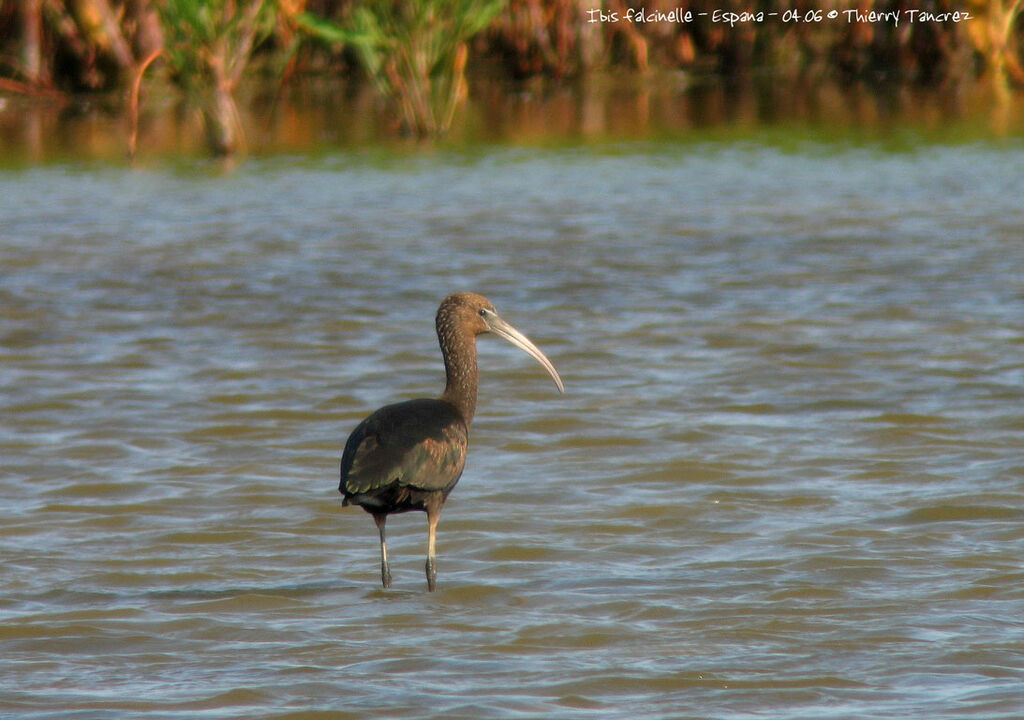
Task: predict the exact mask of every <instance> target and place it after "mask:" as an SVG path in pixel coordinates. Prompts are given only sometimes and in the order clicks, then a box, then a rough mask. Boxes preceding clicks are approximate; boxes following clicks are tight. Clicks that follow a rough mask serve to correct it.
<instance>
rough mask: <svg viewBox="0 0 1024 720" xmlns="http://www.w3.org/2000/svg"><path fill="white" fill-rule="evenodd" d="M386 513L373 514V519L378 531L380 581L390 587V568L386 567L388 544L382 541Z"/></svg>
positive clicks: (386, 517)
mask: <svg viewBox="0 0 1024 720" xmlns="http://www.w3.org/2000/svg"><path fill="white" fill-rule="evenodd" d="M387 519H388V516H387V515H383V514H381V515H374V516H373V521H374V522H375V523H377V531H378V532H379V533H380V581H381V583H383V585H384V587H386V588H388V587H391V568H390V567H388V544H387V543H386V542H385V541H384V523H385V522H387Z"/></svg>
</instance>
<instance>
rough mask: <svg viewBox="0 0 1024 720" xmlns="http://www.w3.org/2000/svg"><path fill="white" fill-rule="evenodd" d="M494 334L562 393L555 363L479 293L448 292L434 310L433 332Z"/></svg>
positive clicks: (563, 389)
mask: <svg viewBox="0 0 1024 720" xmlns="http://www.w3.org/2000/svg"><path fill="white" fill-rule="evenodd" d="M487 332H489V333H494V334H495V335H497V336H498V337H502V338H504V339H506V340H508V341H509V342H510V343H512V344H513V345H515V346H516V347H517V348H519V349H520V350H522V351H523V352H525V353H527V354H528V355H530V356H531V357H532V358H533V359H534V360H536V361H537V362H539V363H540V364H541V365H542V366H544V369H545V370H547V371H548V374H549V375H551V379H552V380H554V381H555V385H556V386H557V387H558V391H559V392H563V393H564V392H565V387H564V386H563V385H562V378H560V377H559V376H558V371H557V370H555V366H554V365H553V364H552V363H551V361H550V360H548V358H547V356H546V355H544V353H542V352H541V351H540V348H538V347H537V346H536V345H534V344H533V342H531V341H530V339H529V338H528V337H526V336H525V335H523V334H522V333H521V332H519V331H518V330H516V329H515V328H514V327H512V326H511V325H509V324H508V323H507V322H505V321H504V320H502V319H501V317H499V315H498V311H497V310H495V309H494V305H493V304H492V303H491V301H490V300H488V299H487V298H485V297H484V296H483V295H478V294H476V293H470V292H460V293H454V294H452V295H449V296H448V297H446V298H445V299H444V302H442V303H441V307H440V308H438V311H437V334H438V335H439V336H442V337H444V336H445V335H447V334H449V333H470V334H471V335H474V336H475V335H480V334H482V333H487Z"/></svg>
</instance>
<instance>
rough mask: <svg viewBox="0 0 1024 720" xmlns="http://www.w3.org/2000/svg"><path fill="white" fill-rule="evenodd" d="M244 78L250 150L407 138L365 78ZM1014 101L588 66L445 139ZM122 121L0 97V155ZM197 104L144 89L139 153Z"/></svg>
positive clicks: (642, 133) (1020, 105) (659, 133)
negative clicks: (570, 79)
mask: <svg viewBox="0 0 1024 720" xmlns="http://www.w3.org/2000/svg"><path fill="white" fill-rule="evenodd" d="M277 89H278V88H276V87H275V86H274V85H272V84H270V85H267V84H264V85H260V86H255V85H250V86H249V87H247V88H244V89H243V91H242V92H241V94H240V101H241V102H240V106H241V108H242V111H243V117H242V118H241V121H242V123H243V126H244V131H245V137H246V149H247V151H248V152H249V153H257V154H262V153H281V152H310V151H317V150H323V149H329V148H332V147H342V148H352V147H359V146H366V145H371V146H376V145H381V144H385V145H386V144H393V143H395V142H403V141H402V140H401V138H398V137H397V135H396V132H395V123H394V120H393V118H392V117H391V116H390V115H389V114H388V111H387V108H386V107H385V106H384V105H382V103H381V102H380V101H379V99H378V98H377V97H376V95H375V94H374V92H373V91H372V89H371V88H368V87H365V86H359V85H343V84H340V83H333V82H325V81H309V82H307V83H305V84H304V85H303V84H299V85H298V86H296V87H289V88H287V89H286V90H285V91H284V92H282V93H278V92H277ZM1022 118H1024V97H1022V96H1020V95H1018V96H1015V97H1012V98H1011V99H1010V100H1009V101H1008V102H1000V101H998V99H997V98H996V96H995V95H994V93H993V92H992V91H991V88H990V87H989V86H988V85H986V84H984V83H963V84H962V85H960V86H956V87H953V88H950V87H942V88H935V89H920V88H912V87H908V86H903V85H889V86H880V87H866V86H861V85H854V86H846V87H842V86H839V85H837V84H835V83H831V82H821V81H818V80H810V79H807V80H785V81H782V80H773V79H771V78H761V79H757V78H748V79H746V80H741V81H728V82H726V81H722V80H703V81H695V80H693V79H692V78H689V77H687V76H686V75H682V74H680V75H678V76H673V77H663V78H660V79H650V78H648V79H644V78H638V77H636V76H596V77H591V78H587V79H584V80H580V81H578V82H575V83H563V84H551V83H543V82H537V83H527V84H524V85H519V86H515V87H510V86H509V84H508V83H495V82H491V83H487V82H484V83H476V84H475V85H474V92H473V95H472V97H471V100H470V102H469V103H468V104H467V105H466V106H465V107H464V108H463V111H462V112H461V113H460V114H459V116H458V118H457V121H456V123H455V126H454V128H453V130H452V132H451V133H450V135H449V136H448V138H446V141H445V144H448V145H452V144H454V145H458V144H463V143H479V142H485V143H490V142H498V143H511V144H527V145H536V144H550V143H555V144H559V143H576V142H581V141H583V142H586V141H606V140H611V141H614V140H624V139H652V138H666V137H676V138H684V139H685V138H686V137H688V136H691V135H695V136H698V137H703V136H706V135H707V134H709V133H710V134H713V135H715V136H719V137H721V136H742V135H744V134H747V133H750V132H753V131H757V130H764V129H775V130H778V131H780V132H781V133H782V135H783V137H791V138H792V139H793V140H796V141H799V140H802V139H805V138H806V136H808V135H810V136H814V137H817V138H819V139H820V138H825V139H830V138H832V139H834V138H835V137H837V136H843V135H845V136H851V135H852V136H854V137H857V136H860V137H865V138H868V139H877V138H886V137H889V136H891V135H892V133H893V132H894V131H895V132H899V131H907V132H910V133H914V134H919V135H924V136H927V137H930V138H931V139H933V140H942V139H945V138H950V137H953V138H958V139H963V138H968V139H972V138H986V137H1006V136H1016V135H1019V134H1021V133H1022V132H1024V122H1022ZM127 136H128V127H127V123H126V120H125V118H124V102H123V99H122V98H120V97H102V96H81V97H77V98H75V99H73V100H71V101H70V102H68V103H66V104H60V103H57V102H52V101H41V102H35V101H28V100H26V99H24V98H18V97H6V98H0V153H2V156H3V158H4V159H5V160H6V161H7V162H16V163H25V162H29V163H35V162H49V161H59V160H69V159H71V160H73V159H99V160H115V161H116V160H118V159H121V158H123V157H124V156H125V153H126V148H127ZM204 152H205V148H204V146H203V135H202V128H201V126H200V121H199V118H198V115H197V114H196V112H195V111H194V110H192V109H190V108H188V107H186V106H185V105H183V104H182V103H181V102H180V101H179V100H178V99H177V98H176V96H174V95H173V94H170V93H169V92H167V91H160V90H155V91H154V92H153V93H152V94H151V95H150V96H148V97H144V99H143V108H142V112H141V117H140V137H139V154H140V155H141V156H142V157H146V156H153V155H156V156H161V155H176V154H185V155H195V154H203V153H204Z"/></svg>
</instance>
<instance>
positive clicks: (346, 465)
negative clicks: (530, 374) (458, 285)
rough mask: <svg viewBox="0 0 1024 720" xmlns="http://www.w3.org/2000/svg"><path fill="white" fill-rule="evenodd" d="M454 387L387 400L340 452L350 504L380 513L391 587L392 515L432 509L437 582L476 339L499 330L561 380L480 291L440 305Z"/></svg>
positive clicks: (430, 549) (432, 571)
mask: <svg viewBox="0 0 1024 720" xmlns="http://www.w3.org/2000/svg"><path fill="white" fill-rule="evenodd" d="M436 325H437V339H438V341H439V342H440V343H441V354H442V355H443V356H444V369H445V374H446V376H447V384H446V385H445V388H444V392H443V393H442V394H441V397H439V398H436V399H434V398H421V399H418V400H408V401H406V402H400V403H395V404H394V405H386V406H385V407H382V408H381V409H380V410H378V411H377V412H375V413H373V414H372V415H370V416H369V417H368V418H366V419H365V420H363V421H362V422H361V423H359V425H358V426H357V427H356V429H355V430H353V431H352V434H351V435H350V436H349V438H348V442H347V443H345V451H344V453H343V454H342V456H341V484H340V486H339V487H338V489H339V490H340V491H341V493H342V495H344V496H345V501H344V503H343V505H359V506H361V507H362V508H363V509H364V510H366V512H368V513H370V514H371V515H373V519H374V521H375V522H376V523H377V530H378V532H379V533H380V575H381V582H382V583H383V584H384V587H389V586H390V585H391V570H390V569H389V567H388V549H387V543H386V542H385V540H384V524H385V522H386V521H387V516H388V515H390V514H392V513H401V512H408V511H410V510H423V511H424V512H426V513H427V589H428V590H431V591H433V590H434V587H435V585H436V583H437V566H436V561H435V552H434V538H435V534H436V531H437V521H438V519H439V518H440V516H441V507H442V506H443V505H444V501H445V500H446V499H447V498H448V493H450V492H451V491H452V488H454V487H455V483H457V482H458V481H459V477H460V476H461V475H462V468H463V466H464V465H465V463H466V449H467V446H468V444H469V425H470V423H471V422H473V414H474V413H475V412H476V392H477V364H476V336H477V335H480V334H481V333H486V332H492V333H494V334H495V335H498V336H499V337H503V338H505V339H506V340H508V341H509V342H510V343H512V344H513V345H515V346H516V347H518V348H521V349H522V350H524V351H526V352H527V353H529V354H530V355H532V356H533V357H534V358H535V359H536V360H537V361H538V362H539V363H540V364H541V365H543V366H544V368H545V369H546V370H547V371H548V372H549V373H550V374H551V377H552V378H553V379H554V381H555V385H557V386H558V391H559V392H564V391H565V389H564V388H563V386H562V379H561V378H560V377H558V371H557V370H555V366H554V365H552V364H551V361H550V360H548V359H547V358H546V357H545V356H544V353H542V352H541V351H540V350H539V349H538V348H537V346H536V345H534V344H533V343H532V342H530V340H529V339H528V338H527V337H526V336H525V335H523V334H522V333H521V332H519V331H518V330H516V329H515V328H514V327H512V326H511V325H509V324H508V323H507V322H505V321H504V320H502V319H501V318H500V317H498V313H497V312H496V311H495V310H494V306H493V305H492V304H491V302H490V300H488V299H487V298H485V297H483V296H482V295H476V294H474V293H455V294H454V295H449V296H448V297H446V298H445V299H444V302H442V303H441V307H440V308H438V310H437V320H436Z"/></svg>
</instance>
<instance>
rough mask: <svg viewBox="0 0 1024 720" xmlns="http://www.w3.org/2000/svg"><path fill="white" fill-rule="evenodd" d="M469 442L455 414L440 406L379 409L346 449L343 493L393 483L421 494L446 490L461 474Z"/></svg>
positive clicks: (400, 405) (416, 403) (424, 402)
mask: <svg viewBox="0 0 1024 720" xmlns="http://www.w3.org/2000/svg"><path fill="white" fill-rule="evenodd" d="M468 436H469V434H468V431H467V429H466V425H465V422H463V420H462V418H461V416H460V415H459V414H458V412H457V411H455V409H454V408H452V407H451V406H450V405H448V404H447V403H444V402H441V401H438V400H411V401H408V402H404V403H398V404H397V405H389V406H387V407H384V408H381V409H380V410H378V411H377V412H375V413H374V414H373V415H371V416H370V417H368V418H366V420H364V421H363V422H362V423H360V425H359V426H358V427H357V428H356V429H355V431H353V433H352V435H351V437H349V439H348V443H347V444H346V445H345V452H344V454H343V455H342V458H341V487H342V491H343V492H345V493H346V494H350V495H354V494H358V493H366V492H371V491H373V490H375V489H377V488H381V487H384V486H387V485H390V484H392V483H394V482H397V483H398V484H400V485H406V486H411V487H414V488H419V489H422V490H441V489H444V488H447V487H449V486H451V485H453V484H454V483H455V482H456V481H457V480H458V479H459V476H460V475H461V474H462V468H463V466H464V465H465V463H466V447H467V445H468V440H469V437H468Z"/></svg>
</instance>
